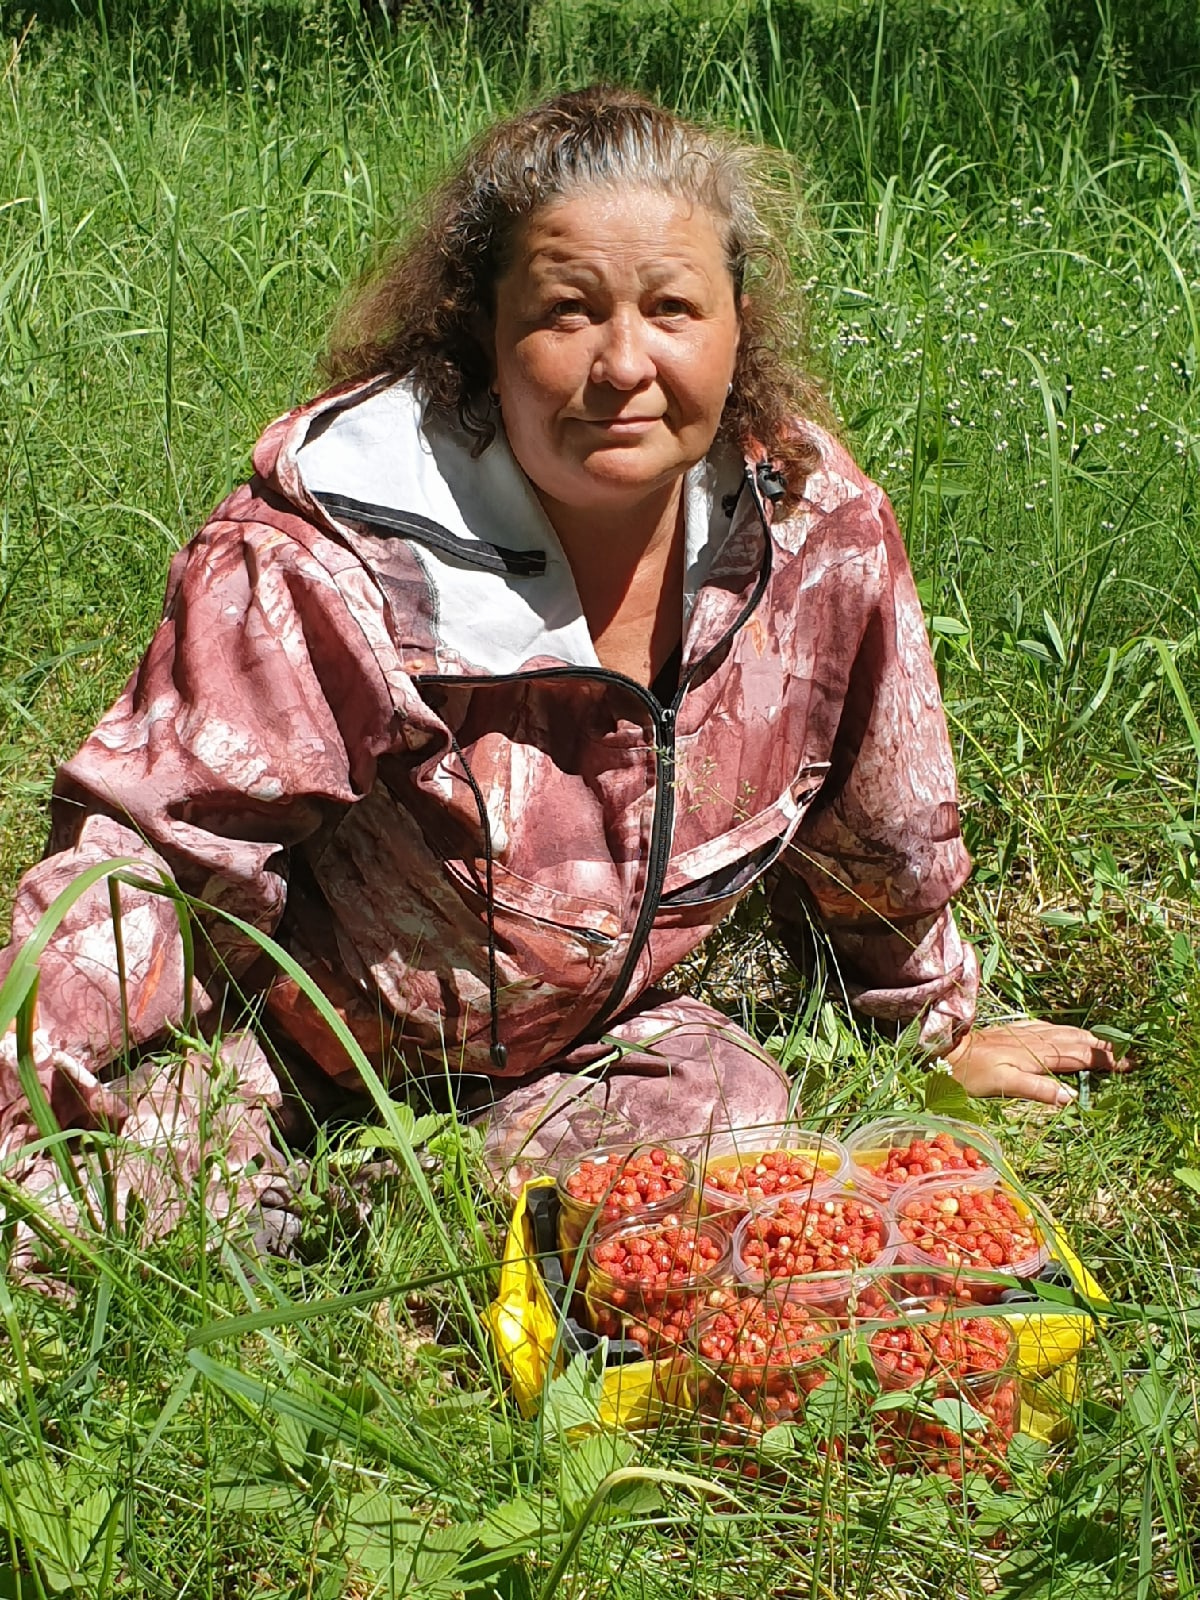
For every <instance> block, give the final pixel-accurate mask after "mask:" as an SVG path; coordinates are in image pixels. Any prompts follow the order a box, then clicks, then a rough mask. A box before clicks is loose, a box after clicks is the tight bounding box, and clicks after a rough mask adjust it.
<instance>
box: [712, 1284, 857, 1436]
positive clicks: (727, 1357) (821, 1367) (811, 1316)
mask: <svg viewBox="0 0 1200 1600" xmlns="http://www.w3.org/2000/svg"><path fill="white" fill-rule="evenodd" d="M837 1337H838V1330H837V1328H836V1327H835V1326H834V1324H833V1323H831V1322H830V1321H829V1320H828V1319H827V1318H825V1317H822V1316H820V1315H819V1314H817V1313H815V1312H814V1311H812V1310H811V1308H810V1307H808V1306H806V1305H804V1304H803V1303H802V1302H800V1301H796V1300H791V1299H789V1298H788V1297H787V1296H785V1295H773V1294H771V1293H765V1294H743V1295H741V1296H740V1297H739V1298H738V1299H737V1300H736V1301H734V1302H733V1303H732V1304H731V1305H728V1306H723V1307H718V1308H716V1309H714V1310H711V1311H708V1312H706V1313H705V1314H704V1315H703V1316H702V1317H701V1318H700V1319H699V1321H698V1322H697V1324H696V1327H695V1330H694V1336H693V1341H692V1345H691V1349H692V1351H693V1352H694V1359H695V1367H694V1370H693V1372H692V1374H691V1382H692V1386H693V1389H694V1392H695V1401H696V1410H697V1412H698V1413H699V1415H700V1417H701V1418H702V1419H703V1420H704V1421H706V1422H708V1423H709V1424H712V1425H714V1426H715V1428H716V1431H717V1435H718V1438H719V1439H720V1441H721V1442H722V1443H724V1444H727V1445H743V1446H744V1445H753V1444H754V1443H755V1442H756V1440H757V1439H758V1438H759V1436H760V1435H761V1434H762V1433H763V1432H764V1430H765V1429H767V1428H771V1427H774V1426H775V1424H776V1423H780V1422H791V1421H795V1420H797V1419H799V1418H801V1417H802V1416H803V1415H804V1409H805V1406H806V1404H807V1401H808V1397H809V1395H810V1394H812V1392H813V1390H814V1389H818V1388H820V1386H821V1384H823V1383H824V1382H825V1381H826V1379H827V1378H828V1377H829V1375H830V1372H831V1370H832V1367H831V1362H832V1358H833V1355H834V1351H835V1349H836V1343H837Z"/></svg>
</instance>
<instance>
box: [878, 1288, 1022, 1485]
mask: <svg viewBox="0 0 1200 1600" xmlns="http://www.w3.org/2000/svg"><path fill="white" fill-rule="evenodd" d="M868 1343H869V1349H870V1353H871V1360H872V1363H873V1365H874V1367H875V1373H876V1376H877V1377H878V1379H879V1383H880V1387H881V1390H882V1393H883V1395H884V1396H889V1397H893V1396H894V1397H897V1398H898V1399H899V1402H900V1403H895V1402H892V1403H887V1404H885V1405H884V1406H882V1407H879V1408H878V1409H876V1411H875V1412H874V1414H873V1424H874V1429H875V1439H876V1444H877V1447H878V1450H879V1454H880V1458H881V1459H882V1461H883V1462H884V1464H885V1465H886V1466H892V1467H898V1468H901V1469H914V1468H918V1467H920V1468H923V1469H924V1470H925V1471H927V1472H937V1473H941V1474H942V1475H943V1476H945V1477H948V1478H952V1479H954V1480H956V1481H957V1480H960V1479H961V1478H962V1477H963V1476H964V1475H965V1474H967V1473H972V1472H982V1473H984V1474H985V1475H986V1476H987V1477H989V1478H991V1479H993V1480H1000V1481H1007V1473H1006V1469H1005V1455H1006V1452H1007V1450H1008V1446H1009V1444H1010V1442H1011V1441H1012V1437H1013V1434H1014V1433H1015V1432H1016V1430H1017V1427H1018V1423H1019V1419H1020V1411H1021V1396H1020V1386H1019V1382H1018V1378H1017V1371H1016V1361H1017V1338H1016V1334H1015V1332H1014V1330H1013V1327H1012V1325H1011V1324H1010V1323H1009V1322H1006V1321H1005V1320H1004V1318H1002V1317H997V1316H974V1317H963V1316H956V1315H954V1314H953V1309H952V1302H948V1301H945V1300H939V1299H924V1300H907V1301H903V1302H901V1304H900V1305H899V1306H898V1307H897V1317H896V1319H895V1320H894V1321H891V1322H889V1323H888V1324H887V1325H885V1326H883V1327H881V1328H879V1329H878V1330H877V1331H876V1332H875V1333H873V1334H872V1335H871V1336H870V1339H869V1342H868ZM909 1391H911V1392H912V1404H911V1405H905V1404H903V1396H904V1395H905V1394H907V1393H908V1392H909ZM934 1401H942V1402H945V1401H949V1402H950V1404H949V1405H945V1404H941V1405H938V1406H936V1407H935V1406H934V1405H933V1402H934ZM956 1421H957V1423H958V1426H957V1427H956V1426H955V1425H954V1424H955V1422H956Z"/></svg>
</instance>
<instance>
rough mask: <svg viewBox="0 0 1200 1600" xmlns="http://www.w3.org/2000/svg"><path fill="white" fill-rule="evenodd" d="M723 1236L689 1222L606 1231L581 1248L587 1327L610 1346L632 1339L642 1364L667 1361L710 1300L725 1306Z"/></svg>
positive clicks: (638, 1220) (637, 1222) (660, 1221)
mask: <svg viewBox="0 0 1200 1600" xmlns="http://www.w3.org/2000/svg"><path fill="white" fill-rule="evenodd" d="M730 1253H731V1247H730V1239H729V1235H728V1234H727V1233H726V1232H725V1231H724V1230H723V1229H722V1228H718V1227H717V1226H716V1225H715V1224H714V1223H712V1222H707V1221H703V1220H702V1219H700V1218H699V1217H695V1216H669V1217H663V1218H655V1219H652V1220H646V1219H645V1218H643V1217H635V1218H634V1219H633V1220H631V1221H628V1222H616V1223H612V1224H611V1225H610V1226H609V1227H607V1228H603V1229H601V1231H600V1232H599V1233H595V1234H593V1235H592V1237H591V1239H590V1240H589V1242H588V1246H587V1291H586V1294H585V1296H584V1306H585V1311H586V1315H587V1320H588V1323H589V1325H590V1326H591V1327H592V1328H593V1329H594V1330H595V1332H596V1333H600V1334H604V1335H605V1336H606V1337H607V1338H609V1339H632V1340H633V1341H634V1342H635V1343H636V1344H639V1345H641V1347H642V1350H643V1351H644V1352H645V1354H646V1357H647V1359H649V1360H651V1361H655V1360H657V1359H658V1358H659V1357H660V1356H668V1355H673V1354H675V1352H676V1351H677V1350H678V1349H679V1347H680V1346H681V1345H682V1344H684V1343H685V1341H686V1340H687V1338H688V1335H689V1333H690V1332H691V1329H692V1326H693V1324H694V1323H695V1321H696V1318H697V1317H698V1316H699V1315H700V1313H701V1312H703V1311H705V1310H706V1309H708V1307H709V1303H710V1300H715V1301H717V1302H722V1303H723V1302H724V1301H725V1300H726V1299H727V1298H728V1296H727V1294H726V1292H725V1291H723V1290H722V1287H721V1286H722V1285H724V1284H726V1283H728V1281H729V1258H730Z"/></svg>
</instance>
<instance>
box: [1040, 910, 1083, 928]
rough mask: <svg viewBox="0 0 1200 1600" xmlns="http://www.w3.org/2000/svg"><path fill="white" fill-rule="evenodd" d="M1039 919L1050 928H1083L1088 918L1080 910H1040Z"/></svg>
mask: <svg viewBox="0 0 1200 1600" xmlns="http://www.w3.org/2000/svg"><path fill="white" fill-rule="evenodd" d="M1038 921H1039V922H1044V923H1045V925H1046V926H1047V927H1048V928H1082V927H1083V925H1084V923H1085V922H1086V921H1087V918H1086V917H1084V916H1083V915H1081V913H1080V912H1078V911H1056V910H1051V911H1039V912H1038Z"/></svg>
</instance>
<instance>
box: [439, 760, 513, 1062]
mask: <svg viewBox="0 0 1200 1600" xmlns="http://www.w3.org/2000/svg"><path fill="white" fill-rule="evenodd" d="M450 743H451V744H452V745H453V747H454V753H455V755H456V756H457V757H458V759H459V760H460V761H461V762H462V769H463V774H464V776H465V777H466V780H467V784H468V786H469V787H470V790H471V793H472V794H473V795H474V796H475V805H476V808H477V809H478V811H479V826H480V827H481V828H482V830H483V875H484V885H485V888H486V891H487V937H488V997H489V999H490V1001H491V1007H492V1048H491V1057H492V1061H493V1062H494V1063H495V1066H496V1070H497V1071H498V1072H503V1071H504V1069H505V1067H506V1066H507V1065H508V1049H507V1047H506V1046H505V1045H502V1044H501V1043H500V1008H499V1000H498V996H499V985H498V983H497V980H496V900H495V894H494V891H493V887H492V822H491V818H490V817H489V816H488V809H487V805H486V803H485V801H484V798H483V790H482V789H481V788H480V787H479V785H478V784H477V783H476V782H475V774H474V773H473V772H472V771H471V768H470V766H469V764H468V762H467V758H466V756H465V755H464V754H463V751H462V746H461V745H460V744H459V742H458V740H457V739H456V738H455V736H454V734H453V733H451V735H450Z"/></svg>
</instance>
